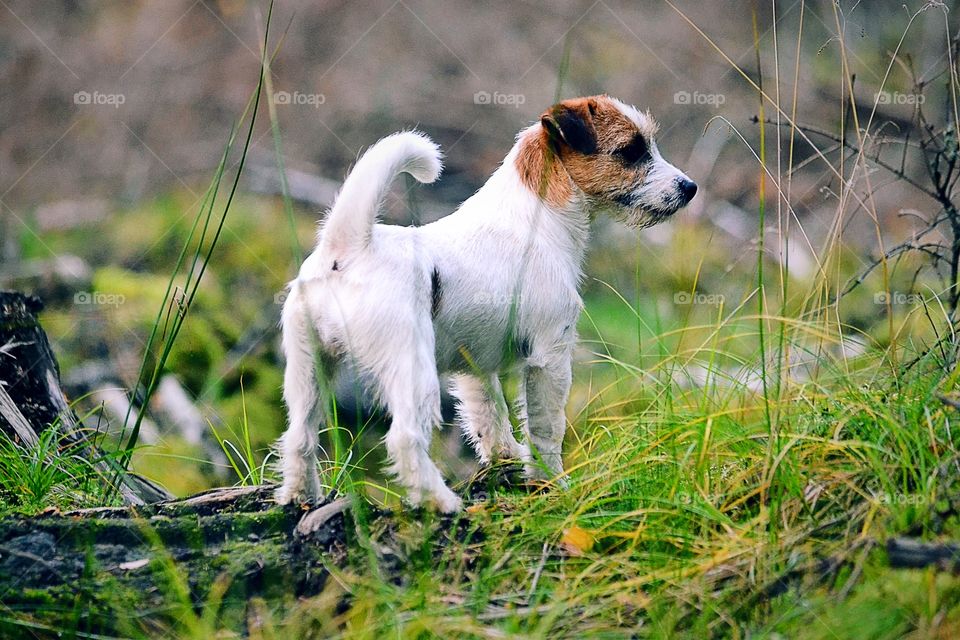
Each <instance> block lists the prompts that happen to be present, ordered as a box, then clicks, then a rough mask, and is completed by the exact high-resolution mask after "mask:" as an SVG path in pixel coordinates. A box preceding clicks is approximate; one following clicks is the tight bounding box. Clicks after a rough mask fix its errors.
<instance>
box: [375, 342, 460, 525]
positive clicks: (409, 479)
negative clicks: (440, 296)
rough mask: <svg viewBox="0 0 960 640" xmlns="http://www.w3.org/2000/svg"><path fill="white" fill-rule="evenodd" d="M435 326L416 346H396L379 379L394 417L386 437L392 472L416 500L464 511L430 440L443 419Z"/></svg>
mask: <svg viewBox="0 0 960 640" xmlns="http://www.w3.org/2000/svg"><path fill="white" fill-rule="evenodd" d="M432 331H433V327H432V326H430V325H427V326H425V327H420V331H419V332H418V333H420V334H421V335H419V336H417V339H415V340H411V341H410V342H409V343H408V344H410V345H411V347H413V348H410V349H400V350H396V349H395V350H393V353H392V358H391V360H390V361H389V363H388V364H387V367H388V370H385V371H382V372H381V373H380V374H379V375H377V378H378V382H379V384H380V388H381V393H382V395H383V399H384V400H385V401H386V404H387V408H388V409H389V411H390V414H391V416H392V419H393V421H392V423H391V425H390V430H389V431H388V432H387V437H386V445H387V454H388V455H389V457H390V461H391V465H390V467H389V469H388V471H389V472H390V473H393V474H394V475H396V477H397V480H398V481H399V482H400V484H401V485H403V486H404V488H406V490H407V499H408V500H409V501H410V502H411V503H412V504H415V505H416V504H420V503H421V502H423V501H424V500H432V501H433V502H435V503H436V504H437V507H438V508H439V509H440V511H443V512H444V513H450V512H453V511H459V510H460V507H461V506H462V501H461V500H460V498H459V497H458V496H457V494H455V493H454V492H453V491H451V490H450V488H449V487H447V485H446V483H444V481H443V476H441V475H440V470H439V469H438V468H437V465H436V464H435V463H434V462H433V460H431V459H430V455H429V450H430V439H431V436H432V435H433V430H434V429H436V428H437V426H438V425H439V424H440V419H441V418H440V381H439V379H438V377H437V365H436V361H435V356H434V341H433V339H432V337H430V336H431V334H432ZM426 332H429V334H427V333H426ZM398 334H402V332H398ZM395 335H397V334H395Z"/></svg>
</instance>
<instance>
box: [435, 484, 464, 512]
mask: <svg viewBox="0 0 960 640" xmlns="http://www.w3.org/2000/svg"><path fill="white" fill-rule="evenodd" d="M433 501H434V502H435V503H436V505H437V509H438V510H439V511H440V512H441V513H457V512H458V511H460V510H461V509H463V500H462V499H460V496H458V495H457V494H455V493H454V492H453V491H451V490H450V489H447V490H446V491H444V492H440V493H438V494H436V495H434V496H433Z"/></svg>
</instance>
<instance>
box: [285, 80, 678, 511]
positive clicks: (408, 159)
mask: <svg viewBox="0 0 960 640" xmlns="http://www.w3.org/2000/svg"><path fill="white" fill-rule="evenodd" d="M656 131H657V125H656V123H655V122H654V120H653V118H652V117H651V116H650V115H649V113H643V112H641V111H638V110H637V109H636V108H634V107H632V106H629V105H627V104H624V103H623V102H621V101H619V100H616V99H615V98H611V97H610V96H606V95H598V96H592V97H586V98H577V99H573V100H565V101H563V102H561V103H559V104H557V105H555V106H553V107H551V108H550V109H548V110H547V111H546V112H544V113H543V115H542V116H540V120H539V121H538V122H537V123H536V124H534V125H532V126H530V127H528V128H526V129H524V130H523V131H521V132H520V134H519V135H518V136H517V142H516V144H515V145H514V146H513V149H511V150H510V153H509V154H507V157H506V158H505V159H504V161H503V164H501V165H500V167H499V168H498V169H497V170H496V171H495V172H494V173H493V175H492V176H491V177H490V179H489V180H488V181H487V183H486V184H484V185H483V187H482V188H481V189H480V190H479V191H477V193H476V194H475V195H473V196H472V197H471V198H470V199H468V200H467V201H466V202H464V203H463V204H462V205H461V206H460V208H459V209H457V211H456V212H454V213H452V214H451V215H449V216H446V217H445V218H442V219H440V220H437V221H436V222H433V223H431V224H428V225H425V226H421V227H413V228H411V227H399V226H392V225H383V224H377V213H378V209H379V207H380V205H381V202H382V200H383V198H384V196H385V194H386V191H387V188H388V187H389V185H390V183H391V181H392V180H393V179H394V177H395V176H396V175H397V174H398V173H401V172H406V173H409V174H410V175H412V176H413V177H414V178H416V179H417V180H418V181H420V182H422V183H429V182H433V181H434V180H436V179H437V177H438V176H439V174H440V170H441V161H440V157H441V156H440V150H439V149H438V147H437V145H435V144H434V143H433V142H432V141H431V140H430V139H429V138H427V137H426V136H425V135H423V134H421V133H417V132H413V131H407V132H402V133H396V134H394V135H391V136H389V137H387V138H384V139H382V140H380V141H379V142H378V143H377V144H375V145H374V146H373V147H371V148H370V149H369V150H368V151H367V152H366V153H365V154H364V155H363V156H362V157H361V158H360V160H359V161H358V162H357V164H356V166H355V167H354V169H353V171H351V172H350V175H349V176H348V177H347V179H346V181H345V182H344V184H343V188H342V190H341V191H340V194H339V195H338V197H337V199H336V203H335V204H334V205H333V208H332V209H331V211H330V213H329V215H328V216H327V218H326V221H325V223H324V224H323V225H322V227H321V228H320V231H319V233H318V241H317V246H316V249H315V250H314V252H313V254H312V255H310V257H309V258H307V259H306V260H305V261H304V263H303V266H302V267H301V269H300V273H299V275H298V276H297V278H296V279H295V280H293V282H291V283H290V286H289V293H288V296H287V299H286V302H285V304H284V307H283V316H282V328H283V351H284V354H285V356H286V371H285V374H284V385H283V396H284V400H285V402H286V405H287V408H288V411H289V420H290V425H289V428H288V429H287V431H286V433H284V435H283V437H282V438H281V441H280V456H281V457H280V468H281V470H282V473H283V484H282V486H281V487H280V489H279V490H278V491H277V496H276V497H277V501H278V502H280V503H282V504H285V503H288V502H290V501H291V500H294V499H301V498H302V499H307V500H310V499H314V498H317V497H319V494H320V491H321V487H320V479H319V475H318V473H317V444H318V443H317V438H318V430H319V428H320V426H321V425H322V424H323V423H324V422H325V421H327V420H328V418H329V417H330V415H331V411H332V398H331V397H330V393H329V389H330V381H331V379H332V376H333V375H334V374H335V372H336V369H337V366H338V364H339V363H341V362H345V361H347V362H350V363H351V364H353V365H354V366H355V367H356V368H357V369H358V371H360V372H361V375H362V377H363V378H364V379H365V380H367V381H369V383H370V388H371V391H372V392H373V393H374V394H375V395H376V397H377V398H378V400H379V401H380V402H382V403H383V404H384V405H385V406H386V408H387V409H388V410H389V413H390V415H391V417H392V423H391V426H390V429H389V432H388V433H387V436H386V447H387V453H388V455H389V459H390V461H391V463H392V464H391V465H390V468H389V470H390V472H391V473H393V474H395V476H396V477H397V479H398V481H399V482H400V484H402V485H403V487H404V488H405V489H406V491H407V499H408V501H409V502H410V503H412V504H415V505H416V504H419V503H421V502H423V501H425V500H428V501H432V502H433V503H435V505H436V507H437V508H438V509H439V510H440V511H443V512H453V511H457V510H459V509H460V508H461V506H462V501H461V499H460V498H459V497H458V496H457V495H456V494H455V493H454V492H453V491H451V490H450V488H449V487H447V485H446V484H445V483H444V481H443V478H442V477H441V474H440V471H439V469H437V466H436V465H435V464H434V462H433V460H431V459H430V456H429V454H428V450H429V447H430V438H431V434H432V433H433V430H434V429H435V428H437V427H439V425H440V421H441V419H440V385H441V376H442V375H446V376H447V377H448V379H449V384H450V390H451V392H452V393H453V395H454V396H455V397H456V398H457V400H458V416H459V421H460V423H461V425H462V428H463V432H464V434H465V435H466V437H467V439H468V440H469V441H470V442H471V443H472V444H473V446H474V448H475V449H476V452H477V456H478V457H479V459H480V461H481V462H483V463H488V462H490V461H491V460H493V459H495V458H498V457H509V458H518V459H520V460H522V461H523V462H524V463H525V470H526V473H527V475H528V476H529V477H531V478H536V479H549V478H555V479H557V480H562V474H563V466H562V461H561V445H562V443H563V436H564V432H565V431H566V426H567V422H566V416H565V414H564V407H565V405H566V403H567V397H568V394H569V390H570V381H571V372H570V367H571V354H572V351H573V347H574V343H575V341H576V330H575V327H576V323H577V318H578V316H579V314H580V309H581V306H582V302H581V300H580V296H579V293H578V291H577V289H578V285H579V283H580V280H581V275H582V273H581V268H582V267H581V265H582V262H583V257H584V253H585V251H586V248H587V241H588V238H589V230H588V228H589V223H590V220H591V218H592V217H593V216H595V215H597V214H600V213H608V214H610V215H612V216H613V217H614V218H616V219H618V220H621V221H623V222H625V223H626V224H627V225H630V226H632V227H636V228H638V229H640V228H644V227H647V226H650V225H653V224H656V223H658V222H660V221H662V220H666V219H667V218H669V217H670V216H672V215H673V214H674V213H676V212H677V210H679V209H680V208H682V207H684V206H685V205H686V204H687V203H688V202H690V200H691V199H692V198H693V196H694V194H696V192H697V185H696V184H695V183H694V182H693V181H692V180H690V178H688V177H687V176H686V175H685V174H684V173H683V172H682V171H680V170H679V169H677V168H676V167H674V166H673V165H671V164H670V163H669V162H667V161H666V160H664V159H663V157H662V156H661V155H660V152H659V150H658V149H657V144H656V142H655V141H654V135H655V133H656ZM513 371H516V372H518V373H519V375H520V385H519V392H518V396H519V398H518V401H517V413H518V418H519V420H520V423H521V424H522V429H523V437H522V442H520V441H518V440H517V438H516V437H515V435H514V431H513V427H512V425H511V423H510V420H509V412H508V409H507V405H506V402H505V400H504V397H503V390H502V388H501V386H500V375H501V374H504V373H508V372H513Z"/></svg>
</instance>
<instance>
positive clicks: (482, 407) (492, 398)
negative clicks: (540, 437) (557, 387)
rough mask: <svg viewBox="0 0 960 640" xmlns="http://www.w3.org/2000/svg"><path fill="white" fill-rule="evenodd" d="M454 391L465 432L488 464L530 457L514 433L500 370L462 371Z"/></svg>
mask: <svg viewBox="0 0 960 640" xmlns="http://www.w3.org/2000/svg"><path fill="white" fill-rule="evenodd" d="M450 391H451V393H453V395H454V396H456V398H457V400H458V402H457V415H458V418H459V422H460V426H461V428H462V429H463V433H464V435H465V436H466V438H467V440H468V441H469V442H470V444H471V445H473V448H474V449H475V450H476V452H477V457H478V458H479V459H480V462H481V463H483V464H488V463H490V462H492V461H493V460H496V459H497V458H500V457H508V458H517V459H520V460H523V461H527V459H528V457H529V455H530V451H529V449H528V448H527V447H526V446H525V445H522V444H520V443H519V442H517V439H516V438H515V437H514V435H513V426H512V425H511V424H510V418H509V412H508V410H507V403H506V401H505V400H504V398H503V388H502V387H501V386H500V378H499V377H498V376H497V375H496V374H491V375H489V376H485V377H480V376H475V375H471V374H458V375H456V376H453V377H452V378H451V383H450Z"/></svg>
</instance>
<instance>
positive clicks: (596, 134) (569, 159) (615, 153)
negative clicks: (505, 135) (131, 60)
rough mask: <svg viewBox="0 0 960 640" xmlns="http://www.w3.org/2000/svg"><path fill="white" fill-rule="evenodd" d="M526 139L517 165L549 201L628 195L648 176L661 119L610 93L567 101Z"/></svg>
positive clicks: (525, 179)
mask: <svg viewBox="0 0 960 640" xmlns="http://www.w3.org/2000/svg"><path fill="white" fill-rule="evenodd" d="M540 125H541V126H540V127H535V128H532V129H531V130H530V131H529V132H528V133H527V134H526V137H525V138H524V139H523V140H521V145H520V153H519V155H518V157H517V160H516V163H517V169H518V170H519V172H520V176H521V179H522V180H523V182H524V184H525V185H526V186H527V187H528V188H530V189H531V190H532V191H533V192H534V193H537V194H539V195H540V197H541V198H543V199H544V200H546V201H547V202H548V203H549V204H551V205H555V206H559V205H562V204H564V203H566V202H567V201H569V199H570V197H571V196H572V195H573V191H574V190H573V189H572V185H571V184H570V182H571V181H572V182H573V184H575V185H576V186H577V187H579V188H580V189H581V190H582V191H583V192H584V193H586V194H587V195H589V196H592V197H597V198H602V199H605V200H614V201H617V200H618V199H622V198H624V197H626V196H627V195H628V194H629V192H631V191H632V190H633V189H634V188H635V187H636V185H638V184H640V183H641V182H642V181H643V178H644V176H645V175H646V172H647V162H646V160H647V159H649V153H648V149H649V146H650V143H651V139H652V136H653V135H654V133H655V132H656V124H655V123H654V122H653V121H652V120H651V119H649V118H648V117H647V116H644V115H641V114H639V113H637V112H635V111H634V110H633V109H632V108H631V107H626V106H625V105H623V104H622V103H620V102H619V101H616V100H614V99H613V98H610V97H609V96H605V95H599V96H590V97H586V98H576V99H573V100H565V101H563V102H560V103H559V104H556V105H554V106H553V107H551V108H550V109H548V110H547V111H545V112H544V113H543V115H542V116H541V117H540Z"/></svg>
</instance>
